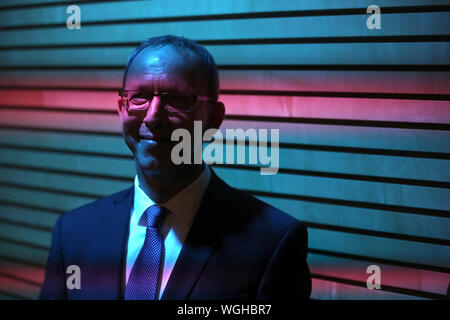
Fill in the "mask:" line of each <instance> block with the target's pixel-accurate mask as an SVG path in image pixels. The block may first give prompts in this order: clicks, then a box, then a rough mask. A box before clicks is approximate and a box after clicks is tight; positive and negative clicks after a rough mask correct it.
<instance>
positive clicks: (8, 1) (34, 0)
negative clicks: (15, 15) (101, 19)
mask: <svg viewBox="0 0 450 320" xmlns="http://www.w3.org/2000/svg"><path fill="white" fill-rule="evenodd" d="M88 1H89V0H79V1H78V2H88ZM64 2H67V1H64V0H3V1H2V2H1V4H0V8H5V10H7V9H6V8H8V7H13V8H14V7H25V8H26V7H29V6H36V5H37V6H44V7H45V6H52V5H58V4H59V5H61V3H64ZM90 2H92V1H90ZM8 10H12V9H8Z"/></svg>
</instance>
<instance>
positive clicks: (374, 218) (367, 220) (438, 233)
mask: <svg viewBox="0 0 450 320" xmlns="http://www.w3.org/2000/svg"><path fill="white" fill-rule="evenodd" d="M258 198H259V199H261V200H263V201H265V202H267V203H269V204H271V205H273V206H274V207H276V208H278V209H281V210H283V211H285V212H287V213H289V214H290V215H292V216H294V217H295V218H297V219H299V220H302V221H305V222H308V223H318V224H326V225H333V226H337V227H353V228H360V229H364V230H373V231H380V232H389V233H395V234H399V235H410V236H419V237H429V238H436V239H444V240H450V237H449V234H448V230H449V229H450V221H449V220H450V219H449V218H450V216H449V217H446V218H444V217H433V216H427V215H415V214H406V213H401V212H392V211H385V210H376V209H367V208H357V207H348V206H340V205H332V204H326V203H317V202H307V201H300V200H288V199H280V198H274V197H261V196H258ZM424 214H425V212H424Z"/></svg>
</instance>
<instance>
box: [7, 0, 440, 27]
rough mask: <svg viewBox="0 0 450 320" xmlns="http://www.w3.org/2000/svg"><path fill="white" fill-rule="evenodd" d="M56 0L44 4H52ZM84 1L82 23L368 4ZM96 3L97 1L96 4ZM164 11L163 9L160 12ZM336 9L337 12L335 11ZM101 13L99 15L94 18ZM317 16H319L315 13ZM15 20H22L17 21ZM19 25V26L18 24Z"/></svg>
mask: <svg viewBox="0 0 450 320" xmlns="http://www.w3.org/2000/svg"><path fill="white" fill-rule="evenodd" d="M56 1H57V0H52V1H48V0H47V1H46V2H56ZM83 2H88V1H79V3H78V5H80V8H81V12H82V19H83V20H82V21H85V22H91V21H108V20H127V19H148V18H150V19H151V18H167V17H180V16H202V15H217V14H219V15H220V14H239V13H252V12H253V13H261V12H271V11H275V12H277V11H294V10H330V9H338V12H339V11H340V10H342V9H353V8H361V10H360V11H359V12H361V11H362V12H364V8H367V7H368V6H369V5H371V4H372V2H370V1H368V0H357V1H352V2H346V1H332V2H329V1H312V2H309V1H308V2H303V1H295V0H289V1H283V2H280V3H276V4H274V3H273V2H272V1H270V0H260V1H258V5H257V6H256V5H254V4H253V3H251V2H250V1H238V0H233V1H227V2H220V1H218V0H215V1H213V2H211V1H209V0H196V1H192V2H189V3H187V4H186V5H183V6H181V7H180V6H179V2H177V1H176V0H169V1H167V0H156V1H155V0H152V1H121V2H119V3H118V2H113V3H111V1H109V3H108V2H106V3H101V2H100V3H93V4H89V3H83ZM96 2H98V1H96ZM36 3H38V1H30V0H19V1H10V0H7V1H4V3H2V4H1V5H0V8H1V7H5V6H11V5H15V6H20V5H26V4H28V5H29V4H36ZM70 4H72V3H71V2H67V4H61V5H58V6H47V7H46V6H44V7H43V8H28V9H20V8H18V9H16V10H7V11H3V12H1V13H2V15H0V18H1V19H2V20H4V21H2V24H1V25H2V26H3V25H7V26H14V25H34V24H41V23H61V22H65V19H66V18H67V16H68V14H66V8H67V6H69V5H70ZM445 4H447V3H446V2H445V1H443V0H428V1H427V0H416V1H412V0H408V1H396V2H395V3H392V1H390V0H381V1H378V2H377V5H378V6H381V7H388V6H389V7H390V6H420V5H445ZM162 8H164V9H162ZM339 9H340V10H339ZM99 12H101V13H102V14H100V15H99V14H98V13H99ZM315 14H316V15H320V12H317V13H315ZM18 19H23V20H24V21H20V20H18ZM19 21H20V22H19Z"/></svg>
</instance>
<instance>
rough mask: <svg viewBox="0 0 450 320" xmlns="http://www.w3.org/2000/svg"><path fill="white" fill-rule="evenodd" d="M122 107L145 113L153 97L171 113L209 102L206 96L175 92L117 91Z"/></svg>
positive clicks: (185, 110) (186, 110)
mask: <svg viewBox="0 0 450 320" xmlns="http://www.w3.org/2000/svg"><path fill="white" fill-rule="evenodd" d="M119 95H120V96H121V97H122V105H123V106H124V107H125V109H127V110H128V111H130V110H131V111H147V110H148V108H149V107H150V104H151V102H152V100H153V98H154V97H155V96H158V97H160V98H161V100H162V103H163V104H164V108H165V109H166V110H167V111H169V112H172V113H183V112H190V111H191V110H192V107H193V105H194V103H195V102H197V101H210V100H214V99H213V98H210V97H206V96H196V95H186V94H181V93H175V92H162V93H142V92H140V91H138V90H119Z"/></svg>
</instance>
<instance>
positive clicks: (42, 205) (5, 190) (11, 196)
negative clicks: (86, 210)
mask: <svg viewBox="0 0 450 320" xmlns="http://www.w3.org/2000/svg"><path fill="white" fill-rule="evenodd" d="M57 191H60V190H54V191H53V190H50V191H49V190H46V189H45V188H27V186H23V185H10V184H9V183H6V184H5V183H3V184H2V183H0V201H2V202H3V203H10V202H11V203H12V204H15V205H22V207H25V208H27V207H30V206H31V207H33V208H36V209H41V210H47V211H50V210H55V211H58V212H61V211H62V212H64V211H69V210H71V209H74V208H76V207H79V206H82V205H84V204H86V203H89V202H91V201H94V200H95V199H96V197H93V196H87V195H86V196H81V195H76V194H72V193H61V192H59V193H58V192H57Z"/></svg>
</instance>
